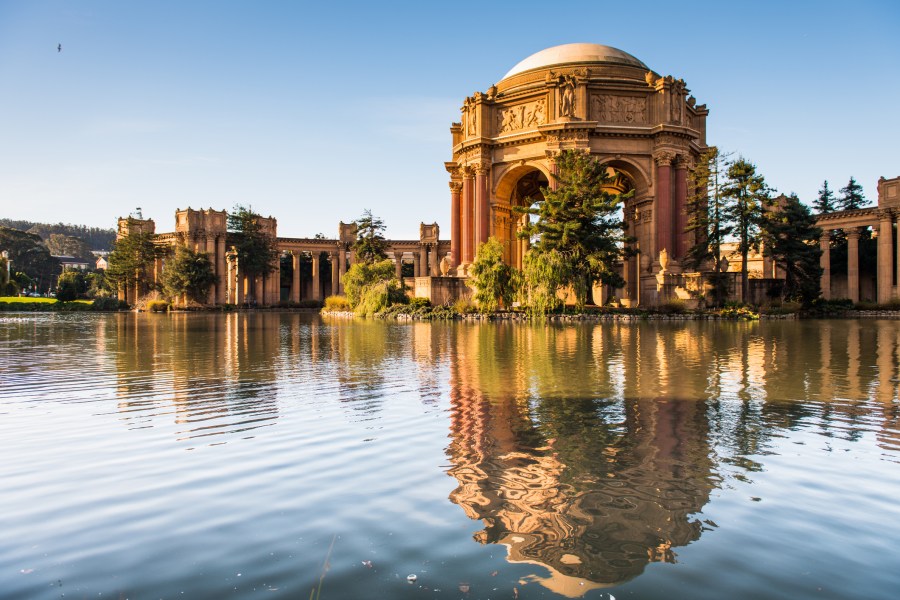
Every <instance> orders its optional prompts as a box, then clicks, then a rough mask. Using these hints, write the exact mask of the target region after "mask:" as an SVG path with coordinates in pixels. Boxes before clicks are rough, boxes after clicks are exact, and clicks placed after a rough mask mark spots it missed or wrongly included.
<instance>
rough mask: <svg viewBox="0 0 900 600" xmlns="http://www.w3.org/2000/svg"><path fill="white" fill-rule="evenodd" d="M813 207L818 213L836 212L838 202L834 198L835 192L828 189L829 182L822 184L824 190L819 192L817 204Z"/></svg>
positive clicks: (814, 203)
mask: <svg viewBox="0 0 900 600" xmlns="http://www.w3.org/2000/svg"><path fill="white" fill-rule="evenodd" d="M813 206H814V207H815V209H816V213H818V214H820V215H821V214H823V213H830V212H834V210H835V208H836V207H837V200H836V199H835V197H834V192H832V191H831V190H830V189H828V180H827V179H826V180H825V182H824V183H823V184H822V189H821V190H819V195H818V197H816V200H815V202H813Z"/></svg>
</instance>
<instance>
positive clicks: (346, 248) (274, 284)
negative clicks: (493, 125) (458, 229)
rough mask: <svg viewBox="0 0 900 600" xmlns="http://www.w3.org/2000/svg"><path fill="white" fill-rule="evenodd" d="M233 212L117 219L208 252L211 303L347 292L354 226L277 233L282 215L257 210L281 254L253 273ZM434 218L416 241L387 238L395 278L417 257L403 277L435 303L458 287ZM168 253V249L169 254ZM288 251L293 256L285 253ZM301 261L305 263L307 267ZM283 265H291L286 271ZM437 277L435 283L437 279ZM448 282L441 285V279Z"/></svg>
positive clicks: (157, 273) (158, 269) (131, 293)
mask: <svg viewBox="0 0 900 600" xmlns="http://www.w3.org/2000/svg"><path fill="white" fill-rule="evenodd" d="M227 224H228V214H227V213H226V212H225V211H224V210H218V211H217V210H213V209H206V210H194V209H191V208H187V209H184V210H180V209H179V210H176V211H175V231H174V232H172V233H156V224H155V223H154V221H153V219H143V218H134V217H127V218H119V221H118V237H120V238H121V237H123V236H126V235H128V234H129V233H132V232H135V233H150V234H153V239H154V242H155V243H156V244H157V245H159V246H163V247H167V248H171V249H174V247H175V246H176V245H179V244H180V245H184V246H187V247H189V248H191V249H192V250H194V251H195V252H206V253H207V254H208V255H209V259H210V262H211V263H212V266H213V270H214V272H215V274H216V283H215V285H213V286H212V288H211V289H210V291H209V298H208V299H207V304H210V305H218V304H238V305H241V304H245V303H247V302H248V301H249V299H250V298H252V299H253V302H254V303H256V304H258V305H260V306H273V305H276V304H278V303H281V302H294V303H296V302H300V301H303V300H316V301H320V300H322V299H324V298H325V296H327V295H329V294H339V293H342V292H343V286H342V285H341V279H342V278H343V276H344V273H346V271H347V268H348V267H349V266H350V265H352V264H353V263H354V262H355V256H354V255H353V250H352V247H353V244H354V242H355V241H356V225H355V224H353V223H351V224H347V223H340V224H339V225H338V236H337V238H333V239H325V238H281V237H278V222H277V220H276V219H275V218H273V217H260V218H259V224H260V226H261V227H260V229H261V230H262V232H263V233H266V234H268V235H271V236H272V237H274V238H275V239H276V244H277V247H278V249H279V251H280V252H281V256H282V258H283V260H281V261H279V262H278V264H276V265H275V269H274V270H273V271H272V272H271V273H269V274H267V275H264V276H260V277H252V278H251V277H248V276H247V275H246V274H245V273H244V272H243V271H242V270H241V265H240V263H239V261H238V259H237V254H236V253H235V252H234V250H233V248H232V246H233V242H234V236H236V235H238V234H235V233H232V232H229V231H228V227H227ZM439 238H440V228H439V227H438V225H437V223H431V224H426V223H422V224H421V225H420V226H419V239H418V240H389V241H388V256H389V257H391V258H392V259H393V260H394V263H395V264H396V269H397V277H398V278H402V277H403V273H402V271H403V264H404V263H411V264H412V273H413V275H412V277H406V278H404V279H405V282H406V284H407V286H408V287H409V288H410V289H413V290H416V291H420V292H421V293H420V295H422V296H424V297H428V298H429V299H431V300H432V301H433V302H438V303H440V302H443V301H445V300H446V299H447V298H446V296H448V295H450V294H452V292H453V290H454V286H453V285H452V284H449V283H448V282H447V281H446V280H447V279H449V278H442V277H440V275H442V273H441V259H442V258H443V257H444V256H446V255H447V253H448V252H449V250H450V243H449V242H447V241H441V240H440V239H439ZM169 255H170V254H169ZM287 257H290V260H287ZM166 260H167V259H166V258H165V257H162V258H158V259H157V260H156V264H155V265H154V268H153V273H152V279H153V281H154V282H158V281H159V279H160V277H161V275H162V272H163V270H164V269H165V263H166ZM303 264H306V265H308V266H307V267H306V268H303ZM282 268H286V269H287V271H288V272H287V273H284V277H282ZM432 279H434V280H435V281H434V283H433V284H432ZM442 280H443V281H444V283H443V285H441V284H440V282H441V281H442ZM140 295H141V290H139V289H137V288H136V287H135V286H129V287H128V288H126V289H122V290H119V299H121V300H125V301H126V302H128V303H130V304H134V302H135V301H136V299H137V298H138V297H139V296H140Z"/></svg>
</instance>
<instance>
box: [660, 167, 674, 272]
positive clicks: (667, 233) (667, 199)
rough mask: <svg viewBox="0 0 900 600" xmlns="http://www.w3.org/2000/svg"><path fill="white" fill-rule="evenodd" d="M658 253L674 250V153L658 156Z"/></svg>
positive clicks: (670, 252)
mask: <svg viewBox="0 0 900 600" xmlns="http://www.w3.org/2000/svg"><path fill="white" fill-rule="evenodd" d="M655 158H656V253H657V254H659V253H660V252H661V251H662V250H664V249H665V250H667V251H668V252H669V254H670V255H671V254H672V253H673V251H674V250H673V248H672V158H673V156H672V153H671V152H661V153H659V154H658V155H656V157H655Z"/></svg>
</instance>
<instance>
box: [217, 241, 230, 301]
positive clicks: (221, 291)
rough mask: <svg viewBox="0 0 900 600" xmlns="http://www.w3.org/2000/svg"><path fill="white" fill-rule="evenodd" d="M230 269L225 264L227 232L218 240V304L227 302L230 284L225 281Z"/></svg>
mask: <svg viewBox="0 0 900 600" xmlns="http://www.w3.org/2000/svg"><path fill="white" fill-rule="evenodd" d="M227 272H228V269H227V267H226V266H225V234H224V233H222V234H219V237H218V239H217V240H216V304H225V303H226V302H227V300H226V292H227V291H228V285H227V284H226V283H225V278H226V277H227Z"/></svg>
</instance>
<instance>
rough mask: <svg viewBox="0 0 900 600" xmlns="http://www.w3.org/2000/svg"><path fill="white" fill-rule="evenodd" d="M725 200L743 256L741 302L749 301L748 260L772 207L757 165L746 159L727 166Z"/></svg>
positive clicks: (741, 158)
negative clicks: (747, 299) (766, 213)
mask: <svg viewBox="0 0 900 600" xmlns="http://www.w3.org/2000/svg"><path fill="white" fill-rule="evenodd" d="M725 177H726V180H725V185H724V186H723V188H722V196H723V197H724V198H725V202H726V203H725V208H724V217H725V220H726V221H728V222H731V223H732V224H733V225H734V235H735V236H736V237H737V249H738V251H739V252H740V253H741V298H749V297H750V283H749V274H748V269H747V258H748V255H749V254H750V250H751V249H755V248H757V247H758V246H759V240H760V237H759V236H760V225H761V224H762V221H763V213H764V209H765V207H766V205H768V204H769V202H770V200H769V193H770V191H771V190H770V189H769V186H767V185H766V181H765V178H764V177H763V176H762V175H760V174H758V173H757V172H756V165H754V164H753V163H751V162H750V161H748V160H746V159H745V158H743V157H738V159H737V160H735V161H734V162H732V163H731V164H730V165H729V166H728V171H727V172H726V174H725Z"/></svg>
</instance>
